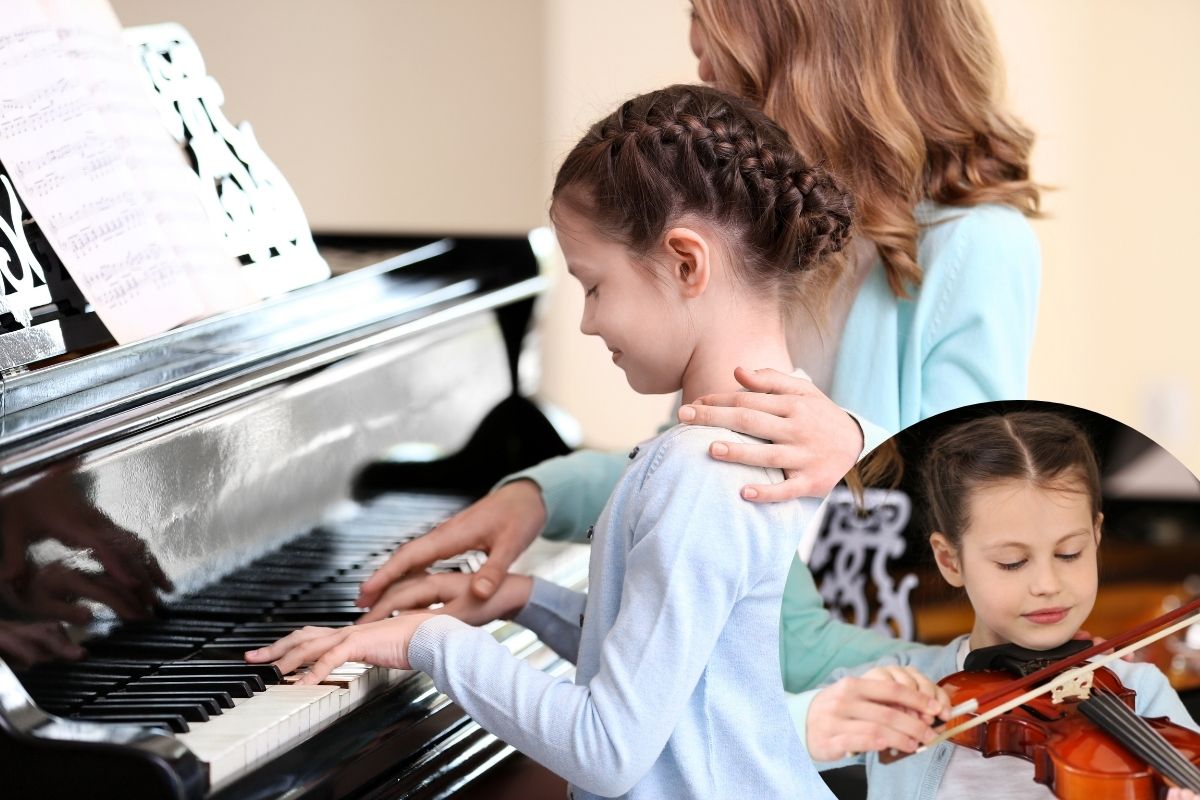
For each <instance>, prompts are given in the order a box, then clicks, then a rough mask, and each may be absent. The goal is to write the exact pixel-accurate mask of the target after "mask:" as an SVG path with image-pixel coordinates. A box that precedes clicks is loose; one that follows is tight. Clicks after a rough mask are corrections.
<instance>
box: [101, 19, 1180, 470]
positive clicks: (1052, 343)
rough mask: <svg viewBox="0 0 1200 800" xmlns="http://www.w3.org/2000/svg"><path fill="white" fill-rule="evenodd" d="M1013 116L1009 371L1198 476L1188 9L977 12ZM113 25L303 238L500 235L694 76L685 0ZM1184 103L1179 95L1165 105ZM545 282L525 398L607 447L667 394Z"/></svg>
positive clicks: (660, 409) (637, 431)
mask: <svg viewBox="0 0 1200 800" xmlns="http://www.w3.org/2000/svg"><path fill="white" fill-rule="evenodd" d="M986 3H987V6H988V8H989V10H990V11H991V13H992V15H993V19H994V22H995V24H996V27H997V31H998V34H999V36H1000V39H1001V44H1002V47H1003V49H1004V53H1005V57H1006V59H1007V64H1008V70H1009V79H1010V82H1009V89H1010V96H1011V101H1012V104H1013V106H1014V107H1015V108H1016V109H1017V110H1018V112H1019V113H1020V114H1021V115H1022V116H1023V117H1024V118H1025V119H1026V121H1027V122H1029V124H1030V125H1031V126H1032V127H1033V128H1034V129H1035V130H1036V131H1037V132H1038V136H1039V140H1038V146H1037V149H1036V151H1035V159H1034V164H1035V174H1036V177H1037V178H1038V179H1039V180H1041V181H1043V182H1045V183H1048V184H1052V185H1054V186H1056V187H1058V188H1057V190H1056V191H1053V192H1051V193H1049V194H1048V195H1047V197H1046V211H1047V218H1046V219H1045V220H1042V221H1039V222H1038V223H1036V227H1037V231H1038V235H1039V237H1040V239H1041V242H1042V248H1043V256H1044V260H1045V271H1044V285H1043V292H1042V303H1041V309H1040V313H1039V322H1038V339H1037V343H1036V346H1035V353H1034V359H1033V367H1032V374H1031V390H1032V393H1033V395H1034V396H1035V397H1038V398H1041V399H1049V400H1058V401H1062V402H1070V403H1074V404H1077V405H1083V406H1088V407H1090V408H1093V409H1095V410H1098V411H1101V412H1103V413H1106V414H1109V415H1111V416H1114V417H1117V418H1118V419H1121V420H1123V421H1124V422H1126V423H1128V424H1130V425H1133V426H1134V427H1137V428H1139V429H1141V430H1143V431H1145V432H1146V433H1148V434H1149V435H1151V436H1153V437H1155V438H1156V439H1158V441H1159V442H1160V443H1162V444H1163V445H1164V446H1165V447H1167V448H1168V449H1169V450H1171V451H1172V452H1173V453H1175V454H1176V455H1177V456H1179V457H1180V458H1181V459H1182V460H1183V461H1184V462H1185V463H1186V464H1188V465H1189V466H1190V467H1191V468H1192V469H1193V471H1200V356H1197V354H1196V351H1195V349H1194V347H1193V341H1194V339H1195V338H1196V336H1195V335H1194V334H1193V333H1192V331H1193V328H1194V321H1195V318H1196V317H1197V313H1196V312H1195V311H1194V309H1195V308H1196V306H1197V298H1200V270H1198V269H1197V268H1195V267H1193V266H1192V265H1191V252H1190V247H1189V246H1188V245H1189V239H1190V236H1189V234H1190V233H1191V232H1192V230H1193V223H1192V220H1191V218H1190V217H1191V216H1192V215H1194V214H1195V211H1196V209H1198V208H1200V203H1197V202H1196V201H1195V200H1193V196H1192V191H1191V189H1192V187H1193V186H1198V185H1200V156H1198V155H1196V152H1195V149H1196V148H1195V144H1194V143H1195V142H1196V141H1198V140H1200V137H1198V136H1197V134H1198V133H1200V130H1198V129H1200V104H1198V103H1197V102H1196V101H1195V100H1194V99H1193V96H1194V94H1195V93H1194V91H1193V89H1194V87H1195V86H1197V85H1200V81H1198V78H1200V52H1198V51H1197V50H1196V48H1195V47H1194V46H1193V44H1192V41H1191V40H1192V38H1193V36H1194V32H1195V31H1196V30H1200V4H1197V3H1195V2H1193V0H1146V2H1142V3H1137V4H1134V3H1129V2H1127V0H1055V2H1053V3H1047V2H1045V0H986ZM114 6H115V8H116V10H117V13H118V15H119V16H120V17H121V18H122V20H123V21H124V22H125V24H127V25H128V24H138V23H143V22H149V21H156V20H163V19H175V20H177V21H180V22H182V23H184V24H185V25H186V26H187V27H188V28H189V29H190V30H191V31H192V33H193V34H194V35H195V36H196V38H197V39H198V40H199V42H200V45H201V47H202V49H203V51H204V52H205V54H206V58H207V60H208V62H209V69H210V72H211V73H212V74H214V75H215V76H216V77H217V78H218V80H220V81H221V83H222V85H223V86H224V88H225V92H226V95H227V97H228V101H227V110H228V112H229V116H230V117H231V118H232V119H235V120H238V119H243V118H249V119H250V120H251V121H252V122H253V123H254V126H255V130H256V131H257V133H258V135H259V138H260V140H261V141H262V143H263V146H264V148H265V149H266V151H267V152H268V153H270V154H271V155H272V156H273V157H274V158H275V160H276V161H277V162H278V163H279V165H280V167H281V168H282V169H283V171H284V174H286V175H287V176H289V178H290V180H291V181H292V183H293V184H294V186H295V187H296V189H297V192H298V193H299V194H300V197H301V200H302V202H303V203H304V205H305V208H306V209H307V211H308V213H309V217H310V220H311V222H312V224H313V226H314V228H318V229H324V230H330V229H343V230H397V231H401V230H402V231H445V230H487V231H520V230H523V229H525V228H527V227H530V226H534V225H538V224H541V223H542V222H543V220H544V212H545V207H546V194H547V191H548V188H549V182H550V176H551V174H552V170H553V165H554V163H555V162H556V161H557V159H559V158H560V157H561V156H562V154H563V153H564V152H565V150H566V149H567V148H568V147H569V146H570V145H571V144H572V143H573V141H574V138H575V137H576V136H578V134H579V133H581V132H582V129H583V127H584V126H585V125H586V124H587V123H588V122H590V121H592V120H593V119H594V118H596V117H597V116H599V115H600V114H603V113H606V112H607V111H608V110H609V109H610V107H611V104H612V103H614V102H615V101H616V100H617V99H619V98H621V97H624V96H626V95H629V94H632V93H634V92H637V91H641V90H645V89H649V88H652V87H654V86H657V85H662V84H666V83H670V82H674V81H686V80H693V79H694V60H693V59H692V57H691V54H690V53H689V51H688V49H687V46H686V33H687V8H686V4H685V3H684V2H683V0H642V1H641V2H638V1H637V0H613V1H612V2H605V3H598V2H580V1H579V0H504V1H503V2H485V1H484V0H436V1H435V0H424V1H423V2H416V1H415V0H411V1H405V2H395V1H394V0H356V2H354V3H339V4H333V3H328V2H317V0H301V1H297V0H259V2H255V3H244V2H233V0H209V2H206V3H203V4H200V3H194V2H183V0H173V1H172V2H163V1H162V0H154V1H152V0H114ZM1173 87H1183V88H1173ZM578 303H579V292H578V289H577V288H576V287H574V286H571V285H569V284H564V285H563V286H561V287H560V289H559V290H558V291H556V292H555V294H554V295H553V297H552V298H551V299H550V302H548V303H547V304H546V309H545V314H544V318H543V323H542V326H541V334H542V343H543V364H544V371H545V372H544V380H543V393H544V395H545V396H546V397H547V398H548V399H550V400H552V401H554V402H556V403H558V404H559V405H561V406H563V407H564V408H566V409H567V410H568V411H570V412H571V413H573V414H575V415H576V416H577V417H578V418H579V419H580V420H581V422H582V423H583V425H584V429H585V431H586V435H587V439H588V440H589V441H590V442H592V443H594V444H599V445H607V446H623V445H625V444H627V443H629V442H632V441H634V440H636V439H638V438H640V437H641V436H644V435H646V434H648V433H649V432H651V431H652V429H653V427H654V425H655V424H656V423H657V422H658V421H660V420H662V419H664V418H665V416H666V413H667V408H668V404H669V401H668V400H666V399H664V398H639V397H637V396H636V395H633V393H632V392H631V391H630V390H629V389H628V388H627V387H626V386H625V384H624V380H623V378H622V376H621V373H619V372H618V371H617V370H615V369H613V368H612V366H611V364H610V363H609V361H608V358H607V353H606V352H605V351H604V349H603V347H602V346H601V345H600V344H599V342H594V341H589V340H587V339H586V338H585V337H583V336H582V335H580V334H579V333H578V330H577V315H578Z"/></svg>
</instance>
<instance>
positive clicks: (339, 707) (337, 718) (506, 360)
mask: <svg viewBox="0 0 1200 800" xmlns="http://www.w3.org/2000/svg"><path fill="white" fill-rule="evenodd" d="M317 244H318V246H319V247H320V248H321V249H322V252H323V253H324V254H325V255H326V257H327V258H329V259H330V261H331V262H332V263H335V264H336V259H335V257H334V256H335V255H336V256H339V257H340V256H346V257H349V258H350V259H351V260H354V259H357V260H358V261H359V262H362V261H371V262H375V261H377V262H378V263H373V264H372V265H371V266H365V267H362V268H358V269H354V270H351V271H348V272H346V273H345V274H340V275H336V276H335V277H333V278H330V279H329V280H326V281H324V282H321V283H318V284H314V285H312V286H308V287H305V288H302V289H298V290H295V291H292V292H291V293H289V294H286V295H283V296H280V297H277V298H274V299H272V300H269V301H265V302H263V303H261V304H259V305H257V306H254V307H252V308H249V309H246V310H241V311H236V312H231V313H226V314H223V315H221V316H218V317H215V318H210V319H207V320H204V321H200V322H196V323H192V324H189V325H186V326H184V327H182V328H178V329H176V330H173V331H170V332H168V333H166V334H163V335H160V336H157V337H154V338H151V339H149V340H144V341H140V342H136V343H133V344H129V345H124V346H103V342H102V341H100V340H102V339H103V332H102V328H103V326H99V325H98V323H96V322H95V320H92V321H91V322H90V323H88V324H84V325H82V326H78V325H76V326H75V327H81V328H82V329H86V330H89V331H91V332H92V334H91V335H92V338H91V339H89V340H88V342H87V343H86V344H85V345H83V346H81V348H80V349H81V351H82V353H83V354H82V355H81V354H79V353H78V352H74V353H73V352H67V351H68V350H69V349H70V347H71V344H70V340H71V337H70V336H66V337H64V336H62V335H59V336H57V337H55V336H48V337H42V338H41V339H37V341H42V342H45V341H51V342H54V343H56V344H55V345H54V348H55V353H54V354H53V355H54V357H53V358H49V359H47V358H45V357H44V356H45V355H46V353H45V352H44V351H43V352H34V351H36V348H34V351H31V349H30V341H32V340H33V339H32V338H31V334H30V329H29V328H25V329H24V330H22V331H15V332H13V333H12V335H9V334H6V333H5V332H4V329H3V328H2V327H0V350H3V351H4V358H5V359H7V360H6V361H5V362H4V366H5V369H4V370H3V371H2V372H0V537H2V539H3V541H2V542H0V617H2V618H3V619H0V647H2V646H3V645H2V642H3V641H6V640H4V638H3V637H5V636H8V637H9V639H8V640H7V641H9V642H10V647H9V649H8V651H7V652H9V656H8V657H7V658H3V657H0V776H3V777H0V795H3V796H5V797H38V798H40V800H52V799H53V798H68V797H69V798H82V797H87V798H118V797H119V798H123V799H125V800H136V799H137V798H172V799H173V800H184V799H185V798H186V799H187V800H198V798H212V799H213V800H233V798H268V797H269V798H276V797H287V798H304V797H308V798H316V797H320V798H350V797H353V798H433V797H445V796H447V795H449V794H452V793H454V792H455V791H458V790H459V789H461V788H463V787H466V786H469V785H470V784H471V783H472V782H475V781H477V780H478V779H479V778H480V777H481V776H484V775H486V774H487V773H488V771H489V770H490V769H491V768H493V767H495V766H496V765H499V764H502V763H504V762H505V761H506V759H508V758H509V757H510V756H511V755H512V754H513V752H514V751H513V749H512V748H511V747H509V746H508V745H506V744H505V743H503V742H501V741H498V740H497V739H495V738H494V737H492V736H491V735H490V734H488V733H487V732H486V731H484V730H482V729H481V728H479V726H477V725H476V724H475V723H474V722H472V721H471V720H470V719H469V718H467V717H466V716H465V715H464V714H463V713H462V711H461V710H459V709H458V708H457V707H456V706H454V705H453V704H452V703H451V702H450V701H449V700H448V699H447V698H446V697H445V696H444V695H442V694H441V693H439V692H438V691H437V690H436V689H435V688H434V687H433V685H432V683H431V682H430V681H429V679H428V678H427V677H426V676H425V675H423V674H419V673H412V672H403V671H398V670H384V669H378V668H373V667H368V666H366V665H361V664H349V665H346V666H345V667H344V668H342V669H341V670H338V671H337V672H335V674H334V675H332V676H330V679H329V680H328V681H326V682H325V683H324V684H322V685H320V686H313V687H301V686H294V685H292V684H291V683H290V681H289V680H288V678H287V677H286V676H282V675H280V674H278V672H277V670H275V669H274V668H273V667H272V666H266V667H263V666H253V667H252V666H247V665H245V664H244V663H242V662H241V654H242V652H243V651H244V650H246V649H249V648H252V647H256V646H259V645H261V644H265V643H267V642H269V641H273V640H275V639H276V638H278V637H279V636H281V635H283V634H284V633H287V632H289V631H291V630H293V629H295V628H297V627H301V626H303V625H307V624H311V625H326V626H339V625H347V624H351V623H352V622H353V620H354V619H355V618H356V617H357V615H358V614H359V613H360V611H361V610H360V609H357V608H355V607H354V598H355V596H356V594H357V588H358V584H359V583H360V582H361V581H362V580H363V579H364V578H365V577H366V576H367V575H369V574H370V573H371V572H372V571H373V569H374V568H375V567H376V566H378V565H379V564H380V563H382V561H383V560H384V559H385V558H386V557H387V555H388V554H390V552H391V551H392V550H394V548H395V547H396V546H398V545H399V544H400V543H402V542H404V541H407V540H409V539H411V538H413V537H416V536H420V535H422V534H423V533H425V532H427V531H428V530H430V529H431V528H432V527H433V526H435V525H436V524H437V523H438V522H439V521H441V520H443V519H445V518H446V517H448V516H449V515H451V514H453V513H454V512H455V511H456V510H458V509H460V508H462V507H463V506H465V505H466V504H467V503H469V502H470V500H471V498H472V497H475V496H478V495H479V494H480V493H482V492H485V491H486V490H487V489H488V488H489V487H490V486H491V485H492V484H493V482H494V481H495V480H496V479H498V478H499V477H500V476H502V475H503V474H506V473H507V472H509V471H511V470H513V469H515V468H518V467H520V466H523V465H526V464H529V463H533V462H536V461H538V460H540V459H542V458H545V457H548V456H550V455H555V454H558V453H561V452H564V451H565V449H566V448H565V446H564V445H563V444H562V442H561V440H560V439H559V438H558V437H557V435H556V434H555V433H554V429H553V428H552V427H551V426H550V425H549V424H548V423H547V422H546V421H545V419H544V418H543V417H542V416H541V415H540V413H538V411H537V409H536V407H534V406H533V404H531V403H530V402H529V401H527V400H525V399H524V398H523V397H521V395H520V393H519V392H518V384H519V375H518V361H519V355H520V352H521V349H522V341H523V337H524V333H525V329H526V327H527V325H528V322H529V318H530V313H531V308H532V304H533V301H534V299H535V298H536V297H537V295H538V293H539V292H541V291H542V289H543V288H544V279H543V277H541V276H540V274H539V271H538V265H537V258H536V257H535V254H534V247H533V246H531V244H530V240H528V239H526V238H525V237H511V238H504V237H490V238H488V237H474V238H473V237H449V238H432V237H431V238H424V239H421V238H397V237H390V238H389V237H374V238H361V237H337V236H331V237H317ZM381 254H382V255H383V256H385V257H382V259H381V258H380V255H381ZM335 271H336V270H335ZM77 310H78V309H77ZM80 313H81V314H83V315H84V316H85V317H86V313H87V310H86V307H81V310H80ZM58 316H61V315H56V313H44V314H43V315H42V316H41V317H40V318H37V319H35V320H34V321H35V323H37V325H36V326H35V327H37V326H42V327H49V328H55V326H62V329H63V330H66V329H67V327H68V323H71V324H74V323H72V321H71V320H64V319H58V318H57V317H58ZM39 319H40V320H42V321H41V322H39ZM0 322H2V320H0ZM98 330H99V331H100V333H99V334H97V333H96V332H97V331H98ZM6 336H7V337H8V338H7V339H6ZM97 337H98V338H97ZM64 342H65V344H64ZM31 352H33V355H34V356H35V357H36V358H38V359H40V360H38V361H36V363H31V361H32V360H33V359H31V358H30V357H29V354H30V353H31ZM23 354H24V356H25V358H24V360H22V355H23ZM385 453H390V455H389V457H388V458H387V459H383V458H382V457H383V455H384V454H385ZM481 558H482V556H481V554H478V553H466V554H463V555H462V556H460V557H458V558H454V559H450V560H448V561H444V562H440V563H439V564H437V565H435V567H434V569H439V570H459V571H470V570H473V569H476V568H477V567H478V565H479V563H481ZM517 567H518V568H520V569H522V570H523V571H526V572H531V573H535V574H539V575H541V576H543V577H546V578H549V579H551V580H556V581H558V582H560V583H564V584H567V585H573V586H582V585H583V583H584V581H585V580H586V567H587V551H586V547H582V546H579V545H566V544H555V543H550V542H539V543H538V544H537V545H536V546H535V547H534V548H533V549H531V550H530V552H529V553H527V554H526V556H525V557H524V558H523V561H522V562H520V563H519V564H518V565H517ZM114 609H117V610H119V611H121V612H122V613H120V614H118V613H116V612H114ZM47 620H49V621H50V622H54V621H60V622H69V623H70V624H69V625H66V626H65V628H64V630H66V631H68V632H69V633H70V634H72V637H73V638H74V639H76V640H79V641H80V642H81V644H82V647H83V648H84V649H85V650H86V655H85V656H84V657H82V658H80V659H78V660H74V659H65V658H61V657H57V654H58V653H60V652H66V650H65V649H64V648H69V647H70V645H69V644H67V643H65V640H64V641H59V640H57V639H55V640H54V641H51V639H53V638H54V635H53V634H52V633H51V632H56V631H59V630H60V629H59V628H58V627H55V626H50V627H47ZM490 630H491V632H492V633H493V635H494V636H495V637H496V638H497V639H498V640H499V641H501V642H503V643H504V645H505V646H506V647H508V648H509V649H510V650H511V651H512V652H513V653H515V654H517V655H518V656H520V657H522V658H524V659H526V660H527V661H528V662H529V663H531V664H533V665H535V666H536V667H538V668H540V669H543V670H546V671H548V672H550V673H552V674H556V675H560V674H561V675H565V674H569V671H570V669H571V666H570V665H569V664H567V663H566V662H564V661H562V660H561V659H560V658H558V657H557V656H556V655H555V654H554V653H553V652H551V651H550V650H549V649H548V648H547V647H545V646H543V645H542V644H541V643H540V642H539V641H538V640H537V639H536V638H535V637H534V636H533V635H532V634H531V633H529V632H528V631H525V630H523V629H521V628H519V627H518V626H515V625H511V624H494V625H492V626H491V628H490ZM60 638H61V635H60ZM12 641H18V642H21V643H22V644H21V645H20V646H13V645H11V642H12ZM22 654H23V655H22ZM33 661H36V662H37V663H34V664H30V663H27V662H33Z"/></svg>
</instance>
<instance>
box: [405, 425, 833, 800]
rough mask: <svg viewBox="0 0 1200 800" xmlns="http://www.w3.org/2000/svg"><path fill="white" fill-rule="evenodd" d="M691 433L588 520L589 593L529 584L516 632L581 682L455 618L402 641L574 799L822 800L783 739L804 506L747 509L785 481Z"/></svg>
mask: <svg viewBox="0 0 1200 800" xmlns="http://www.w3.org/2000/svg"><path fill="white" fill-rule="evenodd" d="M731 437H732V438H733V439H735V440H737V439H741V440H743V441H747V442H752V441H756V440H753V439H750V438H749V437H744V436H741V435H740V434H736V433H733V432H731V431H727V430H723V429H716V428H707V427H699V426H678V427H675V428H672V429H670V430H668V431H666V432H665V433H663V434H661V435H660V436H658V437H656V438H655V439H653V440H651V441H650V442H648V443H646V444H643V445H642V446H641V447H640V448H638V450H637V452H636V455H635V456H634V457H633V458H632V459H627V460H626V464H627V467H626V470H625V472H624V474H623V476H622V477H621V479H620V481H619V483H618V484H617V487H616V489H615V491H614V492H613V495H612V498H611V500H610V501H609V503H608V505H607V506H605V508H604V510H603V512H602V513H601V514H600V516H599V519H598V521H597V523H596V526H595V534H594V540H593V542H592V554H591V562H590V573H589V587H590V588H589V594H587V595H583V594H579V593H576V592H570V591H568V590H566V589H563V588H561V587H556V586H553V585H551V584H547V583H545V582H542V581H535V588H534V590H533V594H532V596H531V598H530V601H529V604H528V605H527V606H526V608H525V609H524V610H523V611H522V613H521V615H520V616H519V617H518V618H517V621H518V622H520V623H521V624H523V625H526V626H527V627H529V628H531V629H532V630H534V632H535V633H537V634H538V635H539V636H540V637H541V638H542V639H543V640H544V641H546V642H547V643H548V644H550V645H551V646H552V647H554V649H555V650H556V651H557V652H559V653H560V654H561V655H564V656H566V657H568V658H571V659H572V660H574V661H575V663H576V665H577V671H576V676H575V682H574V683H571V682H570V681H568V680H565V679H556V678H553V677H550V676H548V675H546V674H545V673H542V672H540V671H538V670H536V669H534V668H533V667H531V666H529V665H527V664H525V663H524V662H522V661H520V660H518V659H516V658H514V657H512V656H511V655H509V653H508V652H507V651H506V650H505V649H504V648H503V647H501V646H500V645H499V644H497V643H496V642H495V641H494V640H493V639H492V638H491V637H490V636H489V635H488V634H487V633H485V632H483V631H481V630H479V629H477V628H472V627H470V626H467V625H465V624H463V623H462V622H459V621H458V620H454V619H451V618H449V617H437V618H435V619H432V620H429V621H427V622H425V623H424V624H422V625H421V626H420V627H419V628H418V629H417V631H416V633H415V634H414V636H413V639H412V643H411V644H410V646H409V658H410V660H411V661H412V664H413V667H414V668H416V669H421V670H424V671H425V672H427V673H429V675H430V676H431V677H432V678H433V680H434V683H435V684H436V685H437V686H438V688H439V689H441V690H442V691H444V692H445V693H446V694H448V695H449V696H450V697H451V699H453V700H454V702H456V703H458V704H459V705H460V706H461V707H462V708H463V709H464V710H465V711H466V712H467V713H468V714H470V715H471V717H472V718H473V719H475V720H476V721H477V722H479V723H480V724H481V725H482V726H483V727H484V728H486V729H487V730H489V731H491V732H492V733H494V734H495V735H497V736H499V737H500V738H502V739H504V740H505V741H506V742H508V743H510V744H512V745H513V746H515V747H516V748H518V749H519V750H521V751H522V752H524V753H526V754H527V755H529V756H530V757H532V758H534V759H535V760H537V761H539V762H540V763H542V764H544V765H545V766H547V767H548V768H550V769H551V770H553V771H555V772H557V773H558V774H560V775H562V776H564V777H565V778H567V780H568V781H569V782H570V783H571V784H573V786H574V788H573V793H574V794H573V796H574V797H575V798H576V799H577V800H582V799H583V798H589V797H601V796H603V797H609V796H627V797H634V798H638V797H642V798H663V797H671V798H712V797H754V798H758V797H763V798H768V797H770V798H774V797H787V798H829V797H832V795H831V794H830V793H829V791H828V789H826V787H825V785H824V783H823V782H822V781H821V779H820V777H819V775H818V774H817V773H816V770H815V768H814V767H813V765H812V762H811V760H810V759H809V758H808V757H807V755H806V754H805V752H804V750H803V748H802V747H801V745H800V742H799V739H798V738H797V737H796V735H795V734H794V732H793V730H792V723H791V719H790V718H789V715H788V712H787V710H786V708H785V706H784V703H783V682H782V678H781V676H780V672H779V661H778V654H779V640H778V630H779V624H778V623H779V602H780V596H781V594H782V592H783V588H784V583H785V577H786V572H787V568H788V564H789V562H790V559H791V555H792V553H794V552H795V550H796V546H797V544H798V542H799V539H800V536H801V534H802V532H803V530H804V527H805V525H806V524H807V522H808V521H809V520H810V519H811V518H812V515H813V514H814V513H815V512H816V510H817V507H818V503H817V501H815V500H803V501H798V502H794V503H774V504H766V505H751V504H747V503H744V502H743V501H742V500H741V499H740V497H739V495H738V488H739V487H740V486H742V485H743V484H745V483H766V482H778V481H780V480H782V475H781V473H780V472H779V471H778V470H767V469H762V468H757V467H748V466H743V465H726V464H716V463H714V462H713V461H712V460H711V459H710V458H709V457H708V446H709V444H710V443H712V442H713V441H717V440H729V439H730V438H731Z"/></svg>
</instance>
